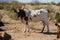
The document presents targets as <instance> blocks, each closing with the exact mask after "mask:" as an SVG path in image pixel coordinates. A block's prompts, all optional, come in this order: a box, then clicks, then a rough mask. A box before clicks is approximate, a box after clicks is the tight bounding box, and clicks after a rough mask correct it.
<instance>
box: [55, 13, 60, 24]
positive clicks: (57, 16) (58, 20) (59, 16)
mask: <svg viewBox="0 0 60 40" xmlns="http://www.w3.org/2000/svg"><path fill="white" fill-rule="evenodd" d="M55 19H56V22H57V23H60V13H57V14H56V16H55Z"/></svg>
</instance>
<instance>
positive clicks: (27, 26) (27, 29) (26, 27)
mask: <svg viewBox="0 0 60 40" xmlns="http://www.w3.org/2000/svg"><path fill="white" fill-rule="evenodd" d="M24 20H25V25H26V26H25V32H26V31H28V32H29V24H28V17H25V18H24Z"/></svg>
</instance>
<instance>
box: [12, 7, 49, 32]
mask: <svg viewBox="0 0 60 40" xmlns="http://www.w3.org/2000/svg"><path fill="white" fill-rule="evenodd" d="M13 10H14V12H16V13H17V16H18V17H20V18H21V21H22V20H24V21H25V29H24V32H27V31H28V32H29V24H28V23H29V22H31V21H32V22H33V21H34V22H36V21H42V22H43V29H42V31H41V32H43V31H44V28H45V26H47V32H49V23H48V21H49V14H48V13H49V10H47V9H43V8H42V9H40V10H32V9H19V12H17V10H16V9H13Z"/></svg>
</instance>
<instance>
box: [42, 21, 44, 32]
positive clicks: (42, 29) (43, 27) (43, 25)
mask: <svg viewBox="0 0 60 40" xmlns="http://www.w3.org/2000/svg"><path fill="white" fill-rule="evenodd" d="M42 22H43V29H42V31H41V32H43V31H44V28H45V23H44V21H42Z"/></svg>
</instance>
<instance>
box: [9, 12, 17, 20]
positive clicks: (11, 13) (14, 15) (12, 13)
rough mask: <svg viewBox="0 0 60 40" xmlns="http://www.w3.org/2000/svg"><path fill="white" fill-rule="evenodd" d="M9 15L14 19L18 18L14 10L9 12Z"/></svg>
mask: <svg viewBox="0 0 60 40" xmlns="http://www.w3.org/2000/svg"><path fill="white" fill-rule="evenodd" d="M8 16H9V17H10V18H11V19H13V20H17V19H18V17H17V14H16V13H14V12H10V13H8Z"/></svg>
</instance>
